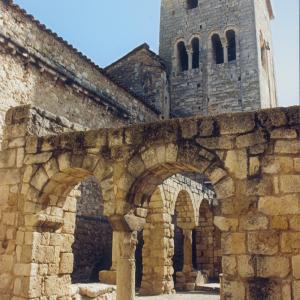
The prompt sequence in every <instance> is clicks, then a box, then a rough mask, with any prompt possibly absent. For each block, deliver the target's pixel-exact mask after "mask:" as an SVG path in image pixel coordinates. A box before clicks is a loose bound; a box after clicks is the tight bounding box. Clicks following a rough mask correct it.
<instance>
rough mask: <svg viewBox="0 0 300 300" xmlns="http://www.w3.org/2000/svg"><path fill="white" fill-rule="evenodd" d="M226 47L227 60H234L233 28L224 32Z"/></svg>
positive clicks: (234, 38) (234, 42)
mask: <svg viewBox="0 0 300 300" xmlns="http://www.w3.org/2000/svg"><path fill="white" fill-rule="evenodd" d="M226 39H227V47H228V61H234V60H236V37H235V32H234V30H228V31H227V32H226Z"/></svg>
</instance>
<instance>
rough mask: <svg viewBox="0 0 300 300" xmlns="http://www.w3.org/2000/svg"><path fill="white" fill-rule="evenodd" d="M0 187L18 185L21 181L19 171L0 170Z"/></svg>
mask: <svg viewBox="0 0 300 300" xmlns="http://www.w3.org/2000/svg"><path fill="white" fill-rule="evenodd" d="M0 178H1V181H0V186H4V185H11V184H18V183H20V181H21V174H20V171H19V170H15V169H2V170H0Z"/></svg>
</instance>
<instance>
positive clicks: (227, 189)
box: [214, 178, 235, 199]
mask: <svg viewBox="0 0 300 300" xmlns="http://www.w3.org/2000/svg"><path fill="white" fill-rule="evenodd" d="M214 188H215V191H216V194H217V197H218V199H225V198H229V197H231V196H233V195H234V191H235V185H234V182H233V180H232V179H231V178H225V179H224V180H222V181H220V182H218V183H217V184H216V185H215V186H214Z"/></svg>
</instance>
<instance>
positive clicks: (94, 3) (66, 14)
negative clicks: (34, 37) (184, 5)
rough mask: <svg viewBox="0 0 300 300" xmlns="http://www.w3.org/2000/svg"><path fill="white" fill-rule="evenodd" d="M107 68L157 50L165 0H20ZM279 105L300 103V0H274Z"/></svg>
mask: <svg viewBox="0 0 300 300" xmlns="http://www.w3.org/2000/svg"><path fill="white" fill-rule="evenodd" d="M15 3H17V4H19V5H20V6H21V7H23V8H25V9H26V10H27V11H28V12H29V13H31V14H33V15H34V16H35V17H36V18H37V19H39V20H40V21H41V22H42V23H44V24H46V25H47V27H49V28H51V29H52V30H53V31H55V32H57V33H58V34H59V35H60V36H62V37H63V38H64V39H66V40H67V41H69V42H70V43H71V44H73V45H74V46H75V47H76V48H77V49H79V50H80V51H81V52H83V53H84V54H86V55H87V56H88V57H90V58H91V59H92V60H93V61H94V62H96V63H97V64H99V65H100V66H102V67H105V66H106V65H108V64H110V63H111V62H113V61H115V60H116V59H118V58H120V57H121V56H123V55H124V54H126V53H127V52H129V51H130V50H132V49H133V48H135V47H136V46H138V45H140V44H142V43H144V42H147V43H148V44H149V45H150V46H151V49H153V50H154V51H158V41H159V10H160V0H115V1H111V0H86V1H83V0H43V1H41V0H15ZM273 6H274V11H275V14H276V19H275V21H273V44H274V52H275V64H276V76H277V85H278V95H279V104H280V106H289V105H295V104H299V0H273Z"/></svg>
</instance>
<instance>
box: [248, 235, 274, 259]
mask: <svg viewBox="0 0 300 300" xmlns="http://www.w3.org/2000/svg"><path fill="white" fill-rule="evenodd" d="M247 244H248V251H249V252H250V253H251V254H263V255H274V254H276V253H277V252H278V250H279V234H278V233H277V232H276V231H258V232H249V233H248V242H247Z"/></svg>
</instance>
